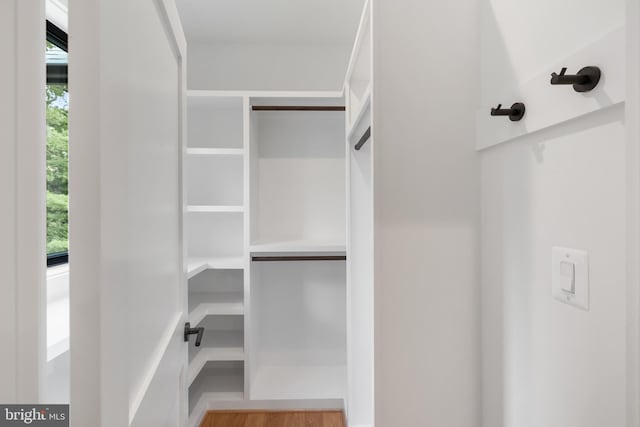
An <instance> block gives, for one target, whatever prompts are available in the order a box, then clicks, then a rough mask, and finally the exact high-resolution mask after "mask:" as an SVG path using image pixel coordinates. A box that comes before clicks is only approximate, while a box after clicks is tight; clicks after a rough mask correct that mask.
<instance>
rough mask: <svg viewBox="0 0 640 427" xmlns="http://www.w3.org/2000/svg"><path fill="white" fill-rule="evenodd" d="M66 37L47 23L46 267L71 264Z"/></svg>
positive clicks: (62, 32)
mask: <svg viewBox="0 0 640 427" xmlns="http://www.w3.org/2000/svg"><path fill="white" fill-rule="evenodd" d="M67 51H68V44H67V34H66V33H65V32H64V31H62V30H60V29H59V28H58V27H56V26H55V25H53V24H52V23H51V22H49V21H47V48H46V64H47V87H46V93H47V265H49V266H52V265H57V264H63V263H66V262H68V260H69V237H68V236H69V231H68V230H69V191H68V182H69V179H68V177H69V127H68V124H69V91H68V87H67V82H68V80H67V63H68V60H67Z"/></svg>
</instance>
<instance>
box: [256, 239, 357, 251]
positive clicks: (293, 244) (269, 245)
mask: <svg viewBox="0 0 640 427" xmlns="http://www.w3.org/2000/svg"><path fill="white" fill-rule="evenodd" d="M250 250H251V253H252V254H253V255H260V254H265V255H274V254H285V255H296V254H301V255H310V254H323V255H326V254H337V255H344V254H345V253H346V250H347V247H346V244H345V242H341V241H322V240H289V241H279V242H255V243H253V244H252V245H251V248H250Z"/></svg>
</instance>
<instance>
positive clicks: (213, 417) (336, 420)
mask: <svg viewBox="0 0 640 427" xmlns="http://www.w3.org/2000/svg"><path fill="white" fill-rule="evenodd" d="M200 427H344V415H343V413H342V411H209V412H207V414H206V415H205V417H204V419H203V420H202V423H201V424H200Z"/></svg>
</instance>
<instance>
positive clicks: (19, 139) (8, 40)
mask: <svg viewBox="0 0 640 427" xmlns="http://www.w3.org/2000/svg"><path fill="white" fill-rule="evenodd" d="M0 11H1V13H0V32H1V34H2V40H3V42H5V43H4V46H5V48H6V49H7V56H8V58H9V64H12V65H13V66H12V67H2V69H0V78H2V81H4V82H7V83H8V84H9V87H13V88H14V90H13V91H10V92H8V93H7V94H5V96H3V97H2V99H0V127H2V129H3V132H4V133H5V138H3V140H2V151H3V154H2V156H1V158H0V186H1V187H0V188H2V189H3V194H4V195H5V200H7V201H8V208H7V209H1V210H0V236H2V237H3V244H2V247H0V272H2V276H3V277H2V280H0V295H2V298H0V336H1V337H2V340H3V344H4V346H5V348H7V349H13V350H14V351H3V352H1V353H0V384H2V386H1V387H0V401H1V402H2V403H25V404H26V403H40V402H41V401H42V398H43V394H44V378H45V372H46V323H45V320H46V311H45V307H46V305H45V304H46V302H45V301H46V287H45V286H46V252H47V251H46V197H45V194H46V178H45V171H46V124H45V120H46V115H45V92H44V90H43V88H44V87H45V81H46V77H45V74H46V73H45V59H44V51H45V37H46V36H45V2H44V0H9V1H5V2H2V4H1V5H0Z"/></svg>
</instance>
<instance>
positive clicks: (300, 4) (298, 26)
mask: <svg viewBox="0 0 640 427" xmlns="http://www.w3.org/2000/svg"><path fill="white" fill-rule="evenodd" d="M176 3H177V4H178V9H179V11H180V16H181V18H182V25H183V27H184V31H185V33H186V35H187V40H189V41H199V42H202V41H207V42H214V43H278V44H348V45H350V44H351V43H353V40H354V39H355V34H356V31H357V30H358V24H359V21H360V15H361V13H362V8H363V6H364V0H177V2H176Z"/></svg>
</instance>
